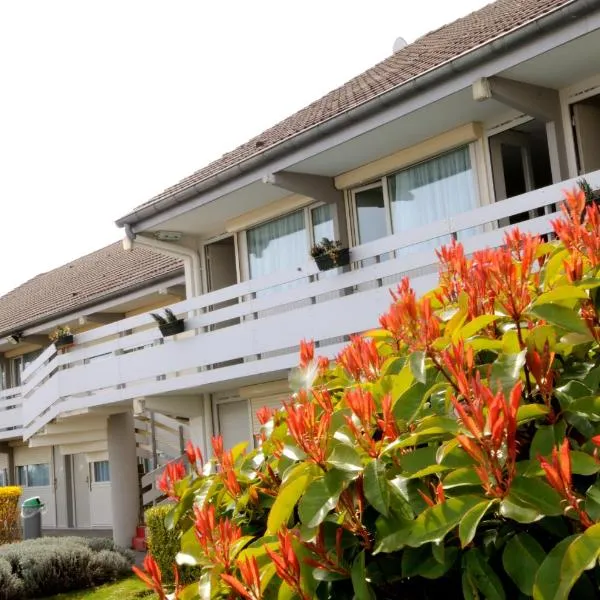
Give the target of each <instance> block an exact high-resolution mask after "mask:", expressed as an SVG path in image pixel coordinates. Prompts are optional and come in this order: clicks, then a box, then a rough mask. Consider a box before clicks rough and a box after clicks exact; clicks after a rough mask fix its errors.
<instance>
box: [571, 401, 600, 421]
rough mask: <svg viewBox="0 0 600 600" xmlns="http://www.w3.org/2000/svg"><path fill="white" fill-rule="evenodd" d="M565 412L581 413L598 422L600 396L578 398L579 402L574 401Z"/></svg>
mask: <svg viewBox="0 0 600 600" xmlns="http://www.w3.org/2000/svg"><path fill="white" fill-rule="evenodd" d="M565 410H568V411H569V412H576V413H580V414H583V415H586V416H587V417H589V418H592V419H594V420H598V419H600V395H598V396H584V397H583V398H577V400H573V402H571V404H569V406H568V407H567V408H566V409H565Z"/></svg>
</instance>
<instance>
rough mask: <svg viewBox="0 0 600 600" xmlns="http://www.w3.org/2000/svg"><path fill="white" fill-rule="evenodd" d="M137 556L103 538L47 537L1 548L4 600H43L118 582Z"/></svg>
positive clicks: (1, 593)
mask: <svg viewBox="0 0 600 600" xmlns="http://www.w3.org/2000/svg"><path fill="white" fill-rule="evenodd" d="M133 562H134V555H133V553H132V552H131V551H130V550H125V549H122V548H119V547H117V546H115V545H114V543H113V541H112V540H109V539H103V538H90V539H86V538H79V537H63V538H59V537H47V538H40V539H36V540H26V541H23V542H17V543H14V544H6V545H4V546H2V547H0V600H24V599H27V598H42V597H44V596H52V595H54V594H59V593H62V592H68V591H72V590H80V589H86V588H89V587H92V586H95V585H100V584H102V583H106V582H108V581H115V580H117V579H119V578H121V577H124V576H126V575H129V574H130V573H131V567H132V564H133Z"/></svg>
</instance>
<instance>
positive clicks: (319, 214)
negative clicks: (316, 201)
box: [311, 204, 335, 243]
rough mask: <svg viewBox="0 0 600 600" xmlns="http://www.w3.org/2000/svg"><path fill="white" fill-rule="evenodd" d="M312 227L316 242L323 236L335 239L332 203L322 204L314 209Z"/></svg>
mask: <svg viewBox="0 0 600 600" xmlns="http://www.w3.org/2000/svg"><path fill="white" fill-rule="evenodd" d="M311 212H312V227H313V238H314V240H315V243H318V242H320V241H321V240H322V239H323V238H327V239H328V240H333V239H334V236H335V233H334V231H333V219H332V217H331V204H322V205H321V206H317V207H316V208H313V209H312V211H311Z"/></svg>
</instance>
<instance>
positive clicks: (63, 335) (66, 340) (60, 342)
mask: <svg viewBox="0 0 600 600" xmlns="http://www.w3.org/2000/svg"><path fill="white" fill-rule="evenodd" d="M50 339H51V340H52V342H54V346H55V347H56V348H64V347H65V346H70V345H71V344H72V343H73V334H72V333H71V329H70V328H69V327H68V326H66V325H65V326H63V325H60V326H59V327H57V328H56V329H55V330H54V331H53V332H52V333H51V334H50Z"/></svg>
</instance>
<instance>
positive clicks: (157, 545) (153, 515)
mask: <svg viewBox="0 0 600 600" xmlns="http://www.w3.org/2000/svg"><path fill="white" fill-rule="evenodd" d="M172 509H173V505H172V504H160V505H158V506H153V507H152V508H149V509H148V510H146V512H145V513H144V516H145V523H146V528H147V532H148V533H147V542H148V553H149V554H150V556H152V557H153V558H154V560H155V561H156V563H157V564H158V565H159V568H160V570H161V572H162V577H163V582H164V583H166V584H167V585H168V584H171V583H173V582H174V571H173V565H174V564H175V557H176V556H177V553H178V552H179V549H180V544H181V529H180V528H178V527H174V528H169V527H168V525H167V523H166V521H165V519H166V517H167V515H168V514H169V513H170V512H171V511H172ZM199 572H200V570H199V569H194V568H188V567H185V566H183V567H181V568H180V569H179V578H180V580H181V581H182V582H186V583H188V582H192V581H194V580H195V578H197V577H198V576H199Z"/></svg>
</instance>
